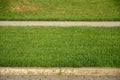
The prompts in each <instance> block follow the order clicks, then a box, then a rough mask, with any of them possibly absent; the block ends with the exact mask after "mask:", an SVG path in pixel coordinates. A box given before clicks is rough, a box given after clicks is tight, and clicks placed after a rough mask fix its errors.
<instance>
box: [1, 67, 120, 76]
mask: <svg viewBox="0 0 120 80" xmlns="http://www.w3.org/2000/svg"><path fill="white" fill-rule="evenodd" d="M0 75H91V76H104V75H108V76H111V75H112V76H120V68H64V67H63V68H58V67H57V68H41V67H38V68H34V67H24V68H23V67H17V68H16V67H0Z"/></svg>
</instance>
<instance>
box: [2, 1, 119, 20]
mask: <svg viewBox="0 0 120 80" xmlns="http://www.w3.org/2000/svg"><path fill="white" fill-rule="evenodd" d="M0 20H63V21H64V20H68V21H80V20H82V21H83V20H85V21H101V20H103V21H104V20H105V21H117V20H120V0H0Z"/></svg>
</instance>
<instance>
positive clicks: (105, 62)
mask: <svg viewBox="0 0 120 80" xmlns="http://www.w3.org/2000/svg"><path fill="white" fill-rule="evenodd" d="M0 66H1V67H3V66H14V67H17V66H20V67H27V66H30V67H33V66H34V67H120V27H116V28H115V27H113V28H105V27H99V28H97V27H2V26H1V27H0Z"/></svg>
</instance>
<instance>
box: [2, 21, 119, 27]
mask: <svg viewBox="0 0 120 80" xmlns="http://www.w3.org/2000/svg"><path fill="white" fill-rule="evenodd" d="M0 26H60V27H62V26H63V27H66V26H94V27H120V21H101V22H92V21H0Z"/></svg>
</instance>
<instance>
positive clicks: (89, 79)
mask: <svg viewBox="0 0 120 80" xmlns="http://www.w3.org/2000/svg"><path fill="white" fill-rule="evenodd" d="M0 80H120V76H76V75H69V76H68V75H64V76H61V75H56V76H55V75H54V76H50V75H39V76H38V75H29V76H25V75H17V76H15V75H14V76H10V75H4V76H0Z"/></svg>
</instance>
